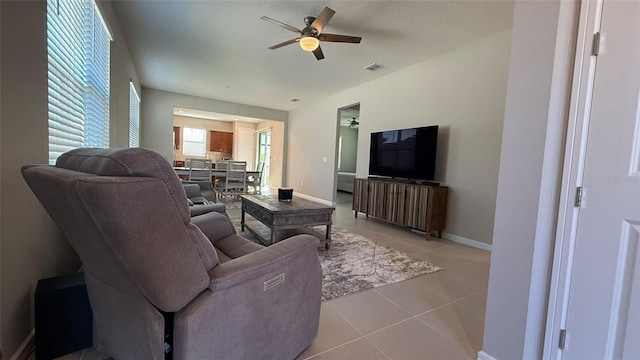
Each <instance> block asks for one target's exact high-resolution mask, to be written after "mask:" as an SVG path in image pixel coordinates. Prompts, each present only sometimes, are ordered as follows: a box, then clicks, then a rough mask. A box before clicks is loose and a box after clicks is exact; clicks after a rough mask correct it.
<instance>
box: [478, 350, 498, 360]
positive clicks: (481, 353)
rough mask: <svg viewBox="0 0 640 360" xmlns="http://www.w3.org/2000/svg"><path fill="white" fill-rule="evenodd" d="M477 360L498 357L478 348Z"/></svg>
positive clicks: (493, 359)
mask: <svg viewBox="0 0 640 360" xmlns="http://www.w3.org/2000/svg"><path fill="white" fill-rule="evenodd" d="M478 360H498V359H496V358H494V357H493V356H491V355H489V354H487V353H486V352H484V350H480V351H478Z"/></svg>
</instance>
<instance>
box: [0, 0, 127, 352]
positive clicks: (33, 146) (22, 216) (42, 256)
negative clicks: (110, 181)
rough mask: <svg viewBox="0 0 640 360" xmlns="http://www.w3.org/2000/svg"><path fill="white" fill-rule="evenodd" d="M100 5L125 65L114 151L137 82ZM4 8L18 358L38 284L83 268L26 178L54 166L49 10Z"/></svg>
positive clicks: (7, 323)
mask: <svg viewBox="0 0 640 360" xmlns="http://www.w3.org/2000/svg"><path fill="white" fill-rule="evenodd" d="M100 5H101V8H102V9H103V14H104V15H105V17H106V20H107V22H109V24H110V27H111V29H112V31H113V35H114V41H113V43H112V45H111V49H112V63H113V64H118V67H115V66H114V65H112V68H111V77H112V81H111V94H112V100H111V104H110V108H111V129H112V132H111V135H112V140H111V143H112V144H128V136H129V130H128V121H129V120H128V119H129V115H128V114H129V100H128V97H129V79H132V78H133V79H136V76H135V72H133V66H132V65H131V61H130V56H129V54H128V50H127V48H126V44H124V43H123V41H122V39H121V38H120V36H119V34H120V32H119V29H118V25H117V22H116V21H114V19H113V18H111V16H112V14H113V11H112V10H111V4H110V3H109V2H106V3H101V4H100ZM0 7H1V9H2V11H1V16H2V18H1V21H0V24H1V26H2V30H1V32H0V33H1V34H2V39H1V44H2V53H1V56H2V61H1V62H0V64H1V67H2V69H1V73H2V84H1V91H0V94H1V96H2V98H1V103H2V108H1V110H0V117H1V120H0V126H1V129H0V138H1V141H0V144H1V145H0V146H1V155H0V159H1V160H0V165H1V169H0V174H1V175H0V176H1V180H0V186H1V188H0V193H1V194H2V201H1V203H0V242H1V243H0V249H1V251H0V253H1V254H0V264H1V269H0V274H1V276H2V278H1V281H0V293H1V299H0V302H1V309H0V310H1V313H2V318H1V324H0V328H1V329H2V330H1V334H2V336H1V338H0V347H1V348H2V352H3V355H4V357H5V358H10V357H11V355H12V354H14V352H15V351H16V349H17V348H18V347H19V346H20V344H21V343H22V342H23V341H24V340H25V339H26V337H27V336H28V334H29V332H30V331H31V329H33V291H34V289H35V286H36V283H37V281H38V279H41V278H46V277H52V276H56V275H61V274H68V273H73V272H75V271H77V270H78V268H79V265H80V263H79V261H78V259H77V257H76V255H75V252H74V251H73V250H72V249H71V247H70V246H69V245H68V244H67V242H66V240H65V239H64V238H63V237H62V236H61V234H60V232H59V231H58V229H57V227H56V225H55V224H54V223H53V222H52V221H51V220H50V218H49V216H48V214H47V213H46V212H45V211H44V209H43V208H42V206H41V205H40V203H39V202H38V201H37V199H36V198H35V196H33V195H32V193H31V191H30V190H29V189H28V187H27V186H26V184H25V182H24V180H23V179H22V176H21V174H20V167H21V166H22V165H25V164H33V163H41V164H42V163H46V162H47V159H48V124H47V53H46V51H47V50H46V33H47V31H46V2H45V1H1V2H0ZM125 99H126V100H125ZM125 126H126V128H125ZM123 129H124V130H123Z"/></svg>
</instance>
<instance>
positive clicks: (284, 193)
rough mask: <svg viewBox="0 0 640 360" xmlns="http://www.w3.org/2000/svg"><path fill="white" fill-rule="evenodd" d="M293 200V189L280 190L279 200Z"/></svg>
mask: <svg viewBox="0 0 640 360" xmlns="http://www.w3.org/2000/svg"><path fill="white" fill-rule="evenodd" d="M292 198H293V189H286V188H285V189H282V188H278V200H280V201H291V199H292Z"/></svg>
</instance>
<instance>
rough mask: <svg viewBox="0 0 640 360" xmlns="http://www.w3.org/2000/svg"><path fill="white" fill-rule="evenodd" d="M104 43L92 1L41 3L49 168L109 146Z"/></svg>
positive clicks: (106, 49)
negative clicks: (85, 150)
mask: <svg viewBox="0 0 640 360" xmlns="http://www.w3.org/2000/svg"><path fill="white" fill-rule="evenodd" d="M110 42H111V36H110V34H109V31H108V30H107V27H106V24H105V22H104V20H103V18H102V15H101V14H100V11H99V10H98V8H97V6H96V4H95V1H94V0H48V1H47V54H48V94H49V112H48V114H49V115H48V122H49V162H50V163H55V161H56V159H57V158H58V156H59V155H60V154H62V153H64V152H66V151H69V150H71V149H75V148H78V147H83V146H85V147H108V146H109V75H110V74H109V66H110V65H109V64H110V60H109V59H110Z"/></svg>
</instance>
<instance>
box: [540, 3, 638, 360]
mask: <svg viewBox="0 0 640 360" xmlns="http://www.w3.org/2000/svg"><path fill="white" fill-rule="evenodd" d="M601 10H602V12H601V23H600V33H601V35H602V36H601V39H602V41H601V45H602V46H601V48H600V49H601V50H600V53H599V55H598V56H597V60H596V67H595V75H594V76H593V85H592V90H593V93H592V94H593V95H592V98H591V107H590V115H589V106H588V105H587V106H586V107H585V108H586V109H587V110H586V111H585V113H586V114H587V115H588V116H587V119H588V122H587V124H588V125H587V127H586V128H585V129H586V130H587V131H588V133H585V134H587V135H586V142H585V143H584V144H585V145H586V147H583V148H582V149H583V150H582V152H581V153H582V155H580V156H579V159H583V160H578V161H583V162H582V166H581V167H580V168H581V169H580V170H578V171H577V173H578V175H577V179H578V183H579V182H580V179H581V182H582V187H583V189H584V190H583V197H582V205H581V206H580V207H579V208H577V209H576V210H575V217H574V221H573V227H572V229H573V230H572V234H573V236H572V241H571V242H570V244H571V245H570V246H568V247H567V249H568V251H566V252H565V253H564V259H565V261H566V263H567V264H568V265H567V266H566V272H565V275H566V283H565V284H564V294H563V296H561V297H560V298H559V299H558V300H556V301H557V302H558V303H560V304H562V305H561V306H560V309H562V310H561V316H559V317H560V318H561V319H560V320H558V324H560V327H563V328H564V329H566V337H565V342H564V350H562V351H560V350H558V352H557V355H558V357H561V358H563V359H580V360H583V359H620V358H621V359H640V249H639V243H640V120H639V115H640V106H639V105H640V103H639V98H640V1H610V0H605V1H604V3H603V6H602V8H601ZM596 17H597V16H596ZM596 23H597V20H596ZM589 50H590V49H589ZM586 99H587V104H588V95H586ZM552 295H553V294H552Z"/></svg>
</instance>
